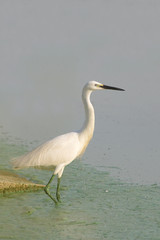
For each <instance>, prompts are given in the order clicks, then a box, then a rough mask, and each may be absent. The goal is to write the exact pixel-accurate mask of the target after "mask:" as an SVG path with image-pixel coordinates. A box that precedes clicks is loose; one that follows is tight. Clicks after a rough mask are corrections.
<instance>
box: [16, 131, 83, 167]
mask: <svg viewBox="0 0 160 240" xmlns="http://www.w3.org/2000/svg"><path fill="white" fill-rule="evenodd" d="M79 147H80V144H79V138H78V134H77V133H76V132H71V133H67V134H64V135H61V136H58V137H56V138H54V139H52V140H50V141H48V142H46V143H44V144H43V145H41V146H39V147H37V148H36V149H34V150H33V151H32V152H29V153H27V154H26V155H24V156H20V157H18V158H15V159H13V166H14V167H15V168H25V167H41V166H42V167H43V166H44V167H48V166H57V165H59V164H62V163H64V165H67V164H69V163H70V162H72V161H73V160H74V159H75V158H76V157H77V154H78V151H79Z"/></svg>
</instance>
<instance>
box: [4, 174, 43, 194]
mask: <svg viewBox="0 0 160 240" xmlns="http://www.w3.org/2000/svg"><path fill="white" fill-rule="evenodd" d="M41 188H44V185H41V184H35V183H33V182H30V181H29V180H27V179H26V178H23V177H20V176H19V175H17V174H15V173H12V172H9V171H5V170H0V193H7V192H19V191H36V190H39V189H41Z"/></svg>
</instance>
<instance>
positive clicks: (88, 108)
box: [13, 81, 124, 203]
mask: <svg viewBox="0 0 160 240" xmlns="http://www.w3.org/2000/svg"><path fill="white" fill-rule="evenodd" d="M101 89H110V90H119V91H124V89H121V88H117V87H110V86H107V85H104V84H102V83H99V82H96V81H90V82H88V83H87V84H86V85H85V86H84V88H83V91H82V100H83V104H84V108H85V122H84V125H83V127H82V129H81V130H80V131H78V132H70V133H67V134H64V135H61V136H58V137H55V138H54V139H52V140H50V141H48V142H46V143H44V144H43V145H41V146H39V147H37V148H36V149H34V150H33V151H31V152H29V153H27V154H26V155H24V156H21V157H18V158H16V159H14V161H13V165H14V167H15V168H19V169H20V168H26V167H36V168H44V169H45V168H53V169H54V172H53V175H52V176H51V178H50V180H49V182H48V183H47V185H46V186H45V188H44V191H45V193H46V194H47V195H48V196H49V197H50V198H51V199H52V200H53V201H54V202H55V203H57V201H58V202H59V201H60V194H59V186H60V180H61V177H62V174H63V171H64V168H65V166H67V165H68V164H70V163H71V162H72V161H73V160H74V159H76V158H78V157H79V156H80V155H82V154H83V153H84V151H85V150H86V147H87V146H88V144H89V142H90V140H91V138H92V136H93V132H94V125H95V114H94V108H93V105H92V103H91V102H90V95H91V93H92V91H94V90H101ZM55 175H58V179H57V189H56V198H54V197H53V196H52V195H51V194H50V191H49V187H50V184H51V182H52V180H53V179H54V177H55Z"/></svg>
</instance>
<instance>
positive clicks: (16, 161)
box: [11, 155, 30, 169]
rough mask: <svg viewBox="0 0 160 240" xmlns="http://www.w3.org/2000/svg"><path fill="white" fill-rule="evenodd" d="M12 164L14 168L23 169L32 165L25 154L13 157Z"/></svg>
mask: <svg viewBox="0 0 160 240" xmlns="http://www.w3.org/2000/svg"><path fill="white" fill-rule="evenodd" d="M11 164H12V166H13V168H14V169H22V168H27V167H30V166H29V163H28V162H27V159H26V156H25V155H24V156H20V157H17V158H13V159H12V160H11Z"/></svg>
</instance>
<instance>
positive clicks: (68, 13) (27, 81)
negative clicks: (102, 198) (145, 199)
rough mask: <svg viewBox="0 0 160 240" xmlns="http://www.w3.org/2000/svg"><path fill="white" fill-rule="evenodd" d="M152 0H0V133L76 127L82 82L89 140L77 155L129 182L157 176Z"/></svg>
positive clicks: (159, 124)
mask: <svg viewBox="0 0 160 240" xmlns="http://www.w3.org/2000/svg"><path fill="white" fill-rule="evenodd" d="M159 24H160V2H159V1H158V0H157V1H156V0H152V1H151V0H138V1H137V0H133V1H131V0H114V1H109V0H108V1H102V0H100V1H94V0H87V1H85V0H79V1H78V0H67V1H66V0H57V1H56V0H55V1H50V0H46V1H42V0H32V1H20V0H19V1H18V0H14V1H11V0H10V1H9V0H6V1H3V0H0V86H1V87H0V124H1V128H2V133H1V134H3V133H4V132H7V133H8V135H11V136H12V137H13V138H14V137H15V138H16V137H18V138H20V139H22V141H23V140H24V141H28V142H29V141H34V140H36V141H38V143H41V142H44V141H46V140H48V139H50V138H52V137H54V136H56V135H59V134H61V133H64V132H68V131H73V130H76V129H79V128H80V127H81V126H82V123H83V121H84V112H83V105H82V103H81V90H82V87H83V85H84V84H85V83H86V82H87V81H90V80H97V81H99V82H102V83H104V84H108V85H113V86H117V87H121V88H124V89H126V91H125V92H111V91H110V92H109V91H103V92H102V91H100V92H96V93H93V96H92V102H93V104H94V106H95V111H96V128H95V135H94V139H93V140H92V142H91V144H90V145H89V147H88V150H87V152H86V153H85V155H84V157H83V159H84V160H85V161H86V162H87V163H89V164H92V165H94V166H97V167H99V168H101V169H104V170H107V171H110V172H111V173H112V174H113V175H116V176H117V177H120V178H122V179H123V178H125V179H126V180H128V181H131V182H139V183H160V174H159V168H160V111H159V108H160V107H159V106H160V79H159V76H160V26H159Z"/></svg>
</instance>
